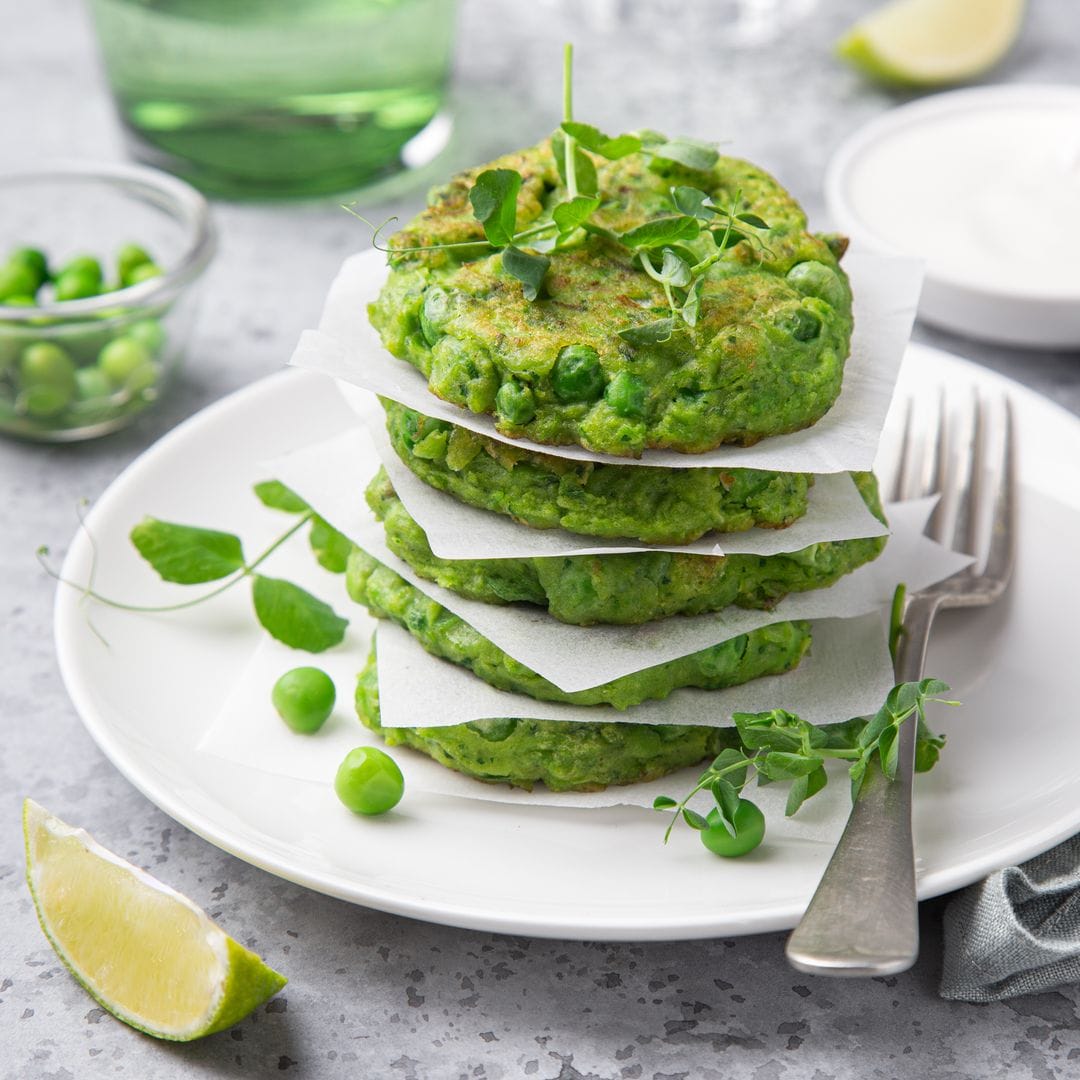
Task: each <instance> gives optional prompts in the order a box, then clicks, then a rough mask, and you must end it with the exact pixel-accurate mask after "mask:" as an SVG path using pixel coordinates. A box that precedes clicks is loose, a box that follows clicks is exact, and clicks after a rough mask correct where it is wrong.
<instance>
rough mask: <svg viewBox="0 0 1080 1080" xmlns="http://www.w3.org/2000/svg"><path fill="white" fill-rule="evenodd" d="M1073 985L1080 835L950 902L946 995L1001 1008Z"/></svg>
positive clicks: (1078, 936)
mask: <svg viewBox="0 0 1080 1080" xmlns="http://www.w3.org/2000/svg"><path fill="white" fill-rule="evenodd" d="M1070 982H1080V835H1077V836H1074V837H1073V838H1072V839H1071V840H1066V841H1065V843H1063V844H1059V845H1058V846H1057V847H1056V848H1051V850H1050V851H1047V852H1045V853H1044V854H1042V855H1038V856H1036V857H1035V858H1034V859H1031V860H1030V861H1028V862H1026V863H1024V864H1023V865H1021V866H1007V867H1005V869H1003V870H998V871H997V872H996V873H993V874H991V875H990V876H989V877H988V878H986V879H985V880H983V881H980V882H978V883H977V884H975V885H971V886H969V887H968V888H966V889H964V891H963V892H961V893H960V894H959V895H958V896H956V897H955V898H954V899H953V900H952V901H950V903H949V905H948V907H946V909H945V964H944V970H943V971H942V975H941V996H942V997H943V998H948V999H951V1000H954V1001H1001V1000H1002V999H1003V998H1010V997H1016V996H1017V995H1018V994H1035V993H1041V992H1042V991H1045V990H1050V989H1053V988H1054V987H1056V986H1061V985H1062V983H1070Z"/></svg>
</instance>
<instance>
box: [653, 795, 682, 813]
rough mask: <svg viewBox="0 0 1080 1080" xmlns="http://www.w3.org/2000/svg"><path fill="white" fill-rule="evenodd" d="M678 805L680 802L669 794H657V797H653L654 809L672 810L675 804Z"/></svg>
mask: <svg viewBox="0 0 1080 1080" xmlns="http://www.w3.org/2000/svg"><path fill="white" fill-rule="evenodd" d="M678 805H679V804H678V803H677V802H676V801H675V800H674V799H672V798H670V797H669V796H667V795H657V796H656V798H655V799H653V804H652V808H653V809H654V810H670V809H671V808H672V807H673V806H678Z"/></svg>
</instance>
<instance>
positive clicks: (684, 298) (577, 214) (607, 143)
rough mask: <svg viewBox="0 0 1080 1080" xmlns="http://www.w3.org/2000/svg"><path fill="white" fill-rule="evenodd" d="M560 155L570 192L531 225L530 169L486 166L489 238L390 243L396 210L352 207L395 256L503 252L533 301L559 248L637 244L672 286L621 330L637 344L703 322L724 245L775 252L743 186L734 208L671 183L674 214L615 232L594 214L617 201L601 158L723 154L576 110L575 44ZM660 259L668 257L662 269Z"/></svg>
mask: <svg viewBox="0 0 1080 1080" xmlns="http://www.w3.org/2000/svg"><path fill="white" fill-rule="evenodd" d="M551 150H552V155H553V157H554V160H555V167H556V169H557V171H558V174H559V179H560V180H561V181H562V183H563V185H564V187H565V188H566V198H565V199H564V200H563V201H561V202H559V203H557V204H556V205H555V206H553V207H552V208H551V210H550V218H549V219H547V220H544V221H541V222H538V223H536V224H533V225H531V226H529V227H528V228H525V229H519V228H518V221H517V202H518V195H519V194H520V192H521V188H522V185H523V184H524V183H525V179H524V177H523V176H522V175H521V174H520V173H519V172H517V171H516V170H514V169H506V168H499V169H485V170H484V171H483V172H481V173H480V174H479V175H478V176H477V178H476V180H475V181H474V183H473V185H472V187H471V188H470V189H469V202H470V204H471V206H472V210H473V217H474V218H475V219H476V220H477V221H478V222H479V223H480V226H481V227H482V229H483V232H484V239H483V240H480V239H475V240H463V241H457V242H452V243H441V244H430V245H420V246H414V247H406V246H402V247H387V246H383V245H381V244H380V242H379V237H380V234H381V233H382V232H383V230H384V229H385V228H386V227H387V226H389V225H390V224H392V223H394V222H396V221H397V218H390V219H388V220H387V221H385V222H383V223H382V224H381V225H378V226H376V225H374V224H373V223H372V222H370V221H368V220H367V218H364V217H362V216H361V215H360V214H358V213H356V211H355V210H353V209H351V208H350V207H345V209H346V210H348V211H349V213H351V214H353V216H355V217H358V218H360V220H361V221H363V222H364V223H365V224H366V225H367V226H368V227H369V228H371V229H372V230H373V236H372V245H373V246H374V247H376V248H377V249H378V250H379V251H385V252H387V253H388V254H389V255H390V256H391V258H394V257H399V256H402V255H407V254H411V253H415V252H423V251H442V250H450V249H472V251H473V252H475V253H476V254H481V253H483V252H484V251H499V252H501V253H502V259H501V262H502V269H503V271H504V272H505V273H507V274H509V275H510V276H511V277H513V278H516V279H517V280H518V281H520V282H521V285H522V292H523V294H524V296H525V299H526V300H528V301H530V302H531V301H535V300H538V299H540V298H541V297H542V296H543V294H544V282H545V279H546V277H547V273H548V270H549V269H550V267H551V257H552V254H554V253H557V252H559V251H561V250H565V249H567V248H570V247H573V246H576V245H578V244H580V243H581V242H582V240H583V239H584V238H585V237H586V236H590V235H591V236H596V237H602V238H603V239H604V240H606V241H608V242H609V243H611V244H614V245H616V246H617V247H620V248H622V249H623V250H624V251H626V252H629V253H630V254H631V255H632V256H633V257H634V259H635V261H636V262H637V264H638V265H640V267H641V269H642V271H643V272H644V273H645V274H647V275H648V276H649V277H650V278H651V279H652V280H654V281H656V282H657V283H658V284H659V285H660V286H661V288H662V289H663V291H664V296H665V299H666V300H667V305H668V312H669V313H668V315H666V316H664V317H663V318H659V319H655V320H653V321H651V322H648V323H645V324H643V325H639V326H628V327H624V328H623V329H621V330H619V331H618V334H619V336H620V337H621V338H622V339H623V340H624V341H626V342H627V343H628V344H630V345H634V346H641V345H649V344H656V343H660V342H664V341H667V340H668V339H669V338H670V337H671V335H672V334H673V333H674V332H675V330H676V329H678V328H679V327H690V328H692V327H694V326H696V325H697V321H698V318H699V316H700V312H701V298H702V290H703V286H704V275H705V272H706V271H707V270H708V269H709V268H710V267H711V266H714V265H715V264H716V263H717V262H719V261H720V260H721V259H722V258H723V257H724V255H725V253H726V252H727V251H728V250H729V249H731V248H734V247H736V246H737V245H738V244H742V243H744V242H746V243H748V244H749V245H750V246H751V247H754V248H755V249H756V250H757V251H758V253H759V254H760V253H761V252H768V250H769V249H768V248H767V247H766V245H765V242H764V240H763V239H762V237H761V232H763V231H766V230H768V228H769V225H768V224H767V223H766V222H765V221H764V220H763V219H762V218H761V217H759V216H758V215H757V214H754V213H751V212H749V211H748V210H745V209H743V208H742V206H743V200H742V191H741V190H739V191H737V192H736V193H735V196H734V198H733V199H732V200H731V201H730V203H729V204H728V205H726V206H722V205H720V204H718V203H716V202H715V201H714V200H713V197H712V196H711V195H710V194H709V192H707V191H705V190H702V189H701V188H697V187H693V186H691V185H677V186H673V187H671V188H670V190H669V198H670V203H671V213H670V214H665V215H663V216H661V217H657V218H653V219H650V220H649V221H646V222H643V223H642V224H640V225H636V226H634V227H632V228H629V229H625V230H623V231H621V232H617V231H615V230H613V229H611V228H608V227H606V226H604V225H602V224H601V223H600V222H599V221H598V220H596V218H595V215H597V213H598V212H599V211H601V210H603V209H605V208H607V207H609V206H611V205H612V203H611V202H609V201H608V200H606V199H605V197H604V193H603V192H602V191H601V190H600V183H599V175H598V173H597V168H596V161H595V160H594V158H602V159H604V160H607V161H618V160H619V159H621V158H624V157H627V156H628V155H630V154H642V155H644V156H645V157H646V158H647V159H648V161H649V167H650V168H651V169H653V170H654V171H658V172H661V173H663V172H666V171H667V170H668V169H670V168H671V166H673V165H678V166H682V167H683V168H684V169H688V170H690V171H692V172H700V173H703V174H708V173H711V171H712V169H713V166H714V165H715V164H716V162H717V161H718V160H719V156H720V155H719V153H718V151H717V149H716V147H715V146H713V145H711V144H709V143H703V142H699V141H697V140H695V139H689V138H684V137H683V138H675V139H667V138H665V137H664V136H662V135H659V134H657V133H655V132H643V133H640V134H634V133H625V134H622V135H616V136H610V135H607V134H605V133H604V132H602V131H601V130H600V129H599V128H596V127H593V126H592V125H591V124H584V123H580V122H579V121H576V120H574V116H573V46H572V45H569V44H568V45H566V46H565V48H564V52H563V120H562V123H561V125H560V126H559V129H558V130H557V131H556V132H555V134H554V136H553V137H552V140H551ZM703 233H704V234H708V235H710V236H711V237H712V239H713V241H714V243H715V247H716V250H715V251H713V252H710V253H709V254H708V255H705V256H704V257H701V256H699V255H698V254H696V253H695V252H694V251H693V250H692V249H690V248H688V247H686V246H685V245H686V244H687V243H690V242H692V241H695V240H697V239H698V237H700V236H701V235H702V234H703ZM654 258H659V259H660V265H659V267H657V265H656V263H655V262H654Z"/></svg>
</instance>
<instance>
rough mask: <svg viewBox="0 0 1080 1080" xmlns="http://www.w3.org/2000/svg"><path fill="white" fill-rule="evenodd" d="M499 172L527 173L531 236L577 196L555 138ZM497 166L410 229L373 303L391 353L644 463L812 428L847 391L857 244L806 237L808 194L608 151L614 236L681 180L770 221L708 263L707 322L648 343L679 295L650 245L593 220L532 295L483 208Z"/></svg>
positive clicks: (740, 170)
mask: <svg viewBox="0 0 1080 1080" xmlns="http://www.w3.org/2000/svg"><path fill="white" fill-rule="evenodd" d="M485 168H507V169H514V170H516V171H517V172H518V173H520V174H521V176H522V177H523V178H524V182H523V184H522V187H521V191H520V193H519V195H518V202H517V207H518V216H517V228H518V229H519V230H526V229H530V228H532V227H533V226H535V225H536V224H538V223H540V222H543V221H545V220H549V219H550V216H551V210H552V208H553V207H554V206H555V205H556V204H558V203H559V202H561V201H563V200H565V198H566V190H565V188H564V187H563V186H562V185H561V182H560V180H559V176H558V172H557V170H556V166H555V161H554V158H553V156H552V152H551V146H550V143H549V142H546V141H545V142H543V143H541V144H540V145H538V146H535V147H532V148H531V149H528V150H523V151H521V152H519V153H516V154H510V155H507V156H506V157H504V158H501V159H499V160H498V161H495V162H493V163H491V165H490V166H485ZM482 171H483V170H482V169H475V170H472V171H470V172H466V173H462V174H460V175H458V176H457V177H455V178H454V179H453V180H452V181H451V182H450V183H449V184H447V185H446V186H444V187H442V188H438V189H436V190H435V191H434V192H433V193H432V196H431V199H430V205H429V206H428V208H427V209H426V210H424V211H423V212H422V213H421V214H419V215H418V216H417V217H416V218H415V219H414V220H413V221H412V222H411V223H410V224H409V225H408V226H407V227H406V228H405V229H403V230H402V231H401V232H399V233H397V234H396V235H395V237H394V238H393V240H392V242H391V246H392V247H393V248H394V249H395V253H394V254H393V255H392V256H391V271H390V275H389V278H388V280H387V282H386V285H385V286H384V288H383V290H382V292H381V294H380V296H379V298H378V299H377V300H376V302H375V303H373V304H372V305H370V307H369V315H370V318H371V321H372V324H373V325H374V326H375V328H376V329H377V330H378V332H379V334H380V335H381V337H382V340H383V343H384V344H385V345H386V347H387V348H388V349H389V350H390V352H392V353H393V354H394V355H395V356H398V357H401V358H403V359H405V360H408V361H409V362H410V363H412V364H414V365H415V366H416V367H417V368H419V369H420V371H422V372H423V374H424V375H425V376H426V378H427V380H428V386H429V388H430V389H431V390H432V392H433V393H435V394H436V395H438V396H439V397H441V398H443V399H444V400H446V401H449V402H452V403H454V404H456V405H459V406H461V407H462V408H465V409H468V410H470V411H472V412H475V413H487V414H491V415H492V416H494V418H495V422H496V425H497V427H498V428H499V430H500V431H501V432H503V433H504V434H506V435H509V436H513V437H528V438H530V439H533V440H534V441H536V442H539V443H545V444H549V445H566V444H574V443H576V444H579V445H581V446H583V447H586V448H587V449H590V450H594V451H599V452H605V453H610V454H617V455H621V456H632V457H636V456H640V454H641V452H642V451H643V450H644V449H646V448H666V449H671V450H677V451H682V452H685V453H701V452H703V451H706V450H710V449H713V448H715V447H717V446H719V445H721V444H724V443H734V444H741V445H750V444H752V443H755V442H757V441H758V440H759V439H761V438H763V437H765V436H768V435H777V434H781V433H784V432H788V431H796V430H799V429H801V428H805V427H808V426H810V425H811V424H813V423H814V422H815V421H816V420H818V419H819V418H820V417H821V416H822V415H824V413H825V412H826V411H827V410H828V409H829V407H830V406H831V405H832V403H833V402H834V401H835V400H836V397H837V395H838V394H839V393H840V385H841V380H842V378H843V370H844V361H845V359H846V357H847V355H848V350H849V345H850V338H851V329H852V317H851V290H850V288H849V285H848V281H847V278H846V275H845V274H844V273H843V271H842V270H841V269H840V267H839V264H838V256H837V254H836V252H839V251H840V250H841V249H842V244H841V243H839V242H836V241H833V240H827V239H826V238H823V237H819V236H814V235H812V234H811V233H809V232H807V231H806V217H805V215H804V214H803V212H802V210H801V209H800V207H799V206H798V204H797V203H796V202H795V201H794V199H792V198H791V196H790V195H788V193H787V192H786V191H784V189H783V188H782V187H780V185H779V184H778V183H777V182H776V181H775V180H774V179H773V178H772V177H771V176H769V175H768V174H767V173H765V172H763V171H762V170H761V169H758V168H757V167H756V166H754V165H750V164H748V163H746V162H744V161H739V160H737V159H735V158H726V157H721V158H720V159H719V160H718V162H717V163H716V165H714V166H713V167H712V168H711V169H710V170H707V171H698V170H694V169H689V168H687V167H685V166H683V165H679V164H677V163H673V162H662V161H660V160H658V159H656V158H652V159H651V160H650V159H649V158H648V157H646V156H645V155H643V154H640V153H637V154H631V155H629V156H628V157H625V158H622V159H620V160H618V161H600V160H598V161H597V171H598V176H599V187H600V192H601V194H602V196H603V198H604V199H605V202H604V204H603V205H602V207H601V209H600V210H599V211H597V212H596V214H594V216H593V221H594V222H595V223H596V224H597V225H598V226H599V227H602V228H604V229H607V230H610V231H611V232H614V233H622V232H625V231H626V230H628V229H631V228H635V227H637V226H639V225H642V224H644V223H646V222H648V221H652V220H656V219H659V218H662V217H665V216H671V215H672V214H674V213H675V209H674V205H673V203H672V196H671V191H672V188H674V187H676V186H680V185H683V186H692V187H695V188H697V189H699V190H702V191H706V192H707V193H708V194H709V195H710V196H711V197H712V199H713V201H714V202H716V203H717V204H720V205H725V206H729V205H732V204H733V203H734V200H735V197H736V195H737V194H738V195H739V200H740V201H739V203H738V206H739V208H740V209H741V210H744V211H745V212H747V213H750V214H752V215H756V217H757V218H760V219H762V220H764V221H765V222H767V223H768V226H769V227H768V229H766V230H762V231H761V234H760V235H761V243H760V244H751V243H749V242H744V243H740V244H738V245H737V246H735V247H731V248H729V249H728V250H726V251H724V253H723V256H722V257H721V258H720V260H719V261H718V262H716V263H715V264H714V265H712V266H711V267H710V268H709V269H708V270H707V271H705V273H704V276H703V287H702V293H701V306H700V314H699V316H698V320H697V323H696V325H695V326H694V327H692V328H691V327H689V326H686V325H683V324H680V325H679V326H678V327H677V329H676V330H675V332H674V333H673V334H672V335H671V337H670V338H669V339H668V340H667V341H662V342H658V343H653V344H639V345H635V344H631V343H630V342H628V341H627V340H625V339H624V338H622V337H620V335H619V331H620V330H624V329H626V328H628V327H635V326H641V325H644V324H646V323H651V322H654V321H656V320H657V319H659V318H662V317H664V316H666V315H667V314H668V313H669V305H668V301H667V299H666V297H665V293H664V289H663V287H662V286H661V285H660V284H659V283H658V282H656V281H654V280H653V279H652V278H651V277H649V276H648V275H647V274H646V273H645V272H644V270H643V269H642V266H641V263H640V261H639V259H638V257H637V256H635V255H634V254H633V253H632V252H631V251H629V250H627V248H626V247H624V246H623V245H622V244H619V243H616V242H614V241H612V240H611V239H609V238H608V237H607V236H605V235H602V234H596V233H584V232H582V233H580V234H579V235H578V238H577V239H576V240H575V241H574V242H572V243H571V244H570V246H568V247H565V248H560V249H559V250H557V251H554V252H552V253H551V255H550V258H551V265H550V268H549V270H548V272H547V275H546V278H545V282H544V289H543V292H542V293H541V295H540V296H539V297H538V298H537V299H536V300H533V301H529V300H527V299H526V298H525V296H524V293H523V289H522V285H521V282H520V281H518V280H516V279H515V278H513V277H511V276H510V275H509V274H507V273H506V272H505V271H504V270H503V267H502V255H501V254H500V253H499V252H497V251H494V250H492V249H491V248H490V247H488V246H485V245H484V244H483V237H484V234H483V230H482V228H481V226H480V224H479V223H478V222H477V221H476V220H475V218H474V217H473V213H472V206H471V204H470V202H469V190H470V188H471V187H472V184H473V182H474V180H475V178H476V176H477V175H479V174H480V173H481V172H482ZM473 240H475V241H477V243H476V244H475V245H473V244H469V243H467V242H468V241H473ZM524 243H526V244H527V241H524ZM445 244H459V245H461V244H464V245H465V246H459V247H455V248H445V247H440V246H439V245H445ZM433 245H434V247H432V246H433ZM830 245H831V246H830ZM415 248H423V249H425V250H407V249H415ZM679 250H680V251H681V253H682V255H683V256H684V257H685V258H686V259H687V260H689V259H691V258H697V259H699V260H700V259H704V258H706V257H707V256H709V255H713V254H715V253H716V244H715V243H714V241H713V239H712V238H711V237H710V236H709V235H706V234H704V233H703V234H702V235H700V236H698V237H697V238H695V239H691V240H687V241H685V242H683V243H681V244H680V245H679ZM659 254H660V253H659V252H656V253H654V260H658V258H659Z"/></svg>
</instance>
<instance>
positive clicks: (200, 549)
mask: <svg viewBox="0 0 1080 1080" xmlns="http://www.w3.org/2000/svg"><path fill="white" fill-rule="evenodd" d="M131 542H132V543H133V544H134V545H135V548H136V550H137V551H138V552H139V554H140V555H141V556H142V557H143V558H144V559H145V560H146V561H147V562H148V563H149V564H150V565H151V566H152V567H153V568H154V569H155V570H156V571H157V572H158V575H159V576H160V577H161V579H162V580H163V581H172V582H175V583H176V584H177V585H201V584H204V583H205V582H208V581H220V580H221V578H225V577H228V576H229V575H230V574H235V573H236V572H237V571H238V570H243V568H244V565H245V562H244V549H243V545H242V544H241V543H240V538H239V537H238V536H234V535H233V534H232V533H226V532H218V531H217V530H216V529H200V528H197V527H196V526H194V525H176V524H174V523H173V522H170V521H159V520H158V519H157V518H152V517H146V518H143V520H142V521H140V522H139V524H138V525H136V526H135V528H134V529H132V530H131Z"/></svg>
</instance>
